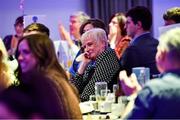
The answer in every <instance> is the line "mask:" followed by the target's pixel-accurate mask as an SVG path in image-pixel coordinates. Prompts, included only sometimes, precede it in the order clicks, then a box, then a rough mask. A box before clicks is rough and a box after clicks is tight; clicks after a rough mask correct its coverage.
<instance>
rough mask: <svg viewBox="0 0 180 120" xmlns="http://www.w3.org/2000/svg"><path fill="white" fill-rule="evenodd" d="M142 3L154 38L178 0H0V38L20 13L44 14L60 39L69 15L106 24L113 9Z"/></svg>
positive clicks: (56, 36)
mask: <svg viewBox="0 0 180 120" xmlns="http://www.w3.org/2000/svg"><path fill="white" fill-rule="evenodd" d="M137 5H143V6H146V7H148V8H149V9H150V10H151V11H152V14H153V26H152V34H153V36H154V37H156V38H158V28H159V27H161V26H163V25H164V23H163V18H162V15H163V13H164V11H166V10H167V9H169V8H171V7H175V6H177V7H179V6H180V2H179V0H0V37H1V38H4V37H5V36H6V35H8V34H12V33H14V21H15V19H16V18H17V17H18V16H20V15H23V14H25V15H45V16H46V17H45V25H46V26H47V27H49V29H50V31H51V35H50V37H51V38H52V39H53V40H58V39H60V37H59V32H58V23H59V22H61V23H63V24H64V26H65V28H67V29H69V16H70V14H72V13H74V12H76V11H84V12H86V13H87V14H88V15H90V16H91V17H93V18H100V19H102V20H103V21H104V22H105V23H106V24H108V22H109V19H110V16H111V15H112V14H113V13H116V12H126V11H127V10H128V9H130V8H132V7H134V6H137Z"/></svg>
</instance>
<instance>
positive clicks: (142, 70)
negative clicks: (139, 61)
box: [132, 67, 150, 87]
mask: <svg viewBox="0 0 180 120" xmlns="http://www.w3.org/2000/svg"><path fill="white" fill-rule="evenodd" d="M132 72H133V73H135V75H136V77H137V80H138V82H139V84H140V85H141V86H142V87H143V86H144V85H145V83H146V82H147V81H148V80H149V79H150V69H149V68H147V67H134V68H132Z"/></svg>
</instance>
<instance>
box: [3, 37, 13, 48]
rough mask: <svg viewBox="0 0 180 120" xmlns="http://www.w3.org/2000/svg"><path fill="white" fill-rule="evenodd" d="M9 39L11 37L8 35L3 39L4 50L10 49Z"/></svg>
mask: <svg viewBox="0 0 180 120" xmlns="http://www.w3.org/2000/svg"><path fill="white" fill-rule="evenodd" d="M11 39H12V35H8V36H6V37H5V38H4V39H3V42H4V45H5V47H6V50H9V49H10V48H11Z"/></svg>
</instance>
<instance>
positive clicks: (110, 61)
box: [71, 48, 120, 101]
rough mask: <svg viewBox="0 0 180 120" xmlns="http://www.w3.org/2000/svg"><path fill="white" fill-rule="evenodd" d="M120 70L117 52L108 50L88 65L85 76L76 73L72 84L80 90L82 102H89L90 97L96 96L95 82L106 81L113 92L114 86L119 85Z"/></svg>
mask: <svg viewBox="0 0 180 120" xmlns="http://www.w3.org/2000/svg"><path fill="white" fill-rule="evenodd" d="M119 69H120V65H119V63H118V58H117V56H116V53H115V51H114V50H112V49H111V48H107V49H106V50H105V51H104V52H102V53H101V54H100V55H99V56H98V57H97V59H96V61H95V62H94V63H93V64H92V63H91V64H89V65H88V67H87V68H86V70H85V72H84V74H83V75H80V74H78V73H76V74H75V77H74V78H72V79H71V82H72V83H73V84H74V85H75V86H76V88H77V89H78V91H79V94H80V98H81V101H87V100H89V96H90V95H94V94H95V88H94V87H95V82H99V81H105V82H107V83H108V89H110V90H112V86H113V84H116V83H117V78H118V73H119Z"/></svg>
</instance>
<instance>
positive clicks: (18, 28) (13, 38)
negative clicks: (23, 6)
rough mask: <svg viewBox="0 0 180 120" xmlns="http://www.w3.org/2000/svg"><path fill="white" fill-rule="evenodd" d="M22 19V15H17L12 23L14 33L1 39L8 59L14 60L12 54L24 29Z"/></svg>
mask: <svg viewBox="0 0 180 120" xmlns="http://www.w3.org/2000/svg"><path fill="white" fill-rule="evenodd" d="M23 21H24V20H23V16H19V17H18V18H16V20H15V23H14V29H15V34H13V35H7V36H5V38H4V39H3V42H4V44H5V46H6V50H7V51H8V55H9V59H10V60H14V55H15V51H16V49H17V45H18V42H19V39H20V38H21V37H22V36H23V29H24V24H23Z"/></svg>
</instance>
